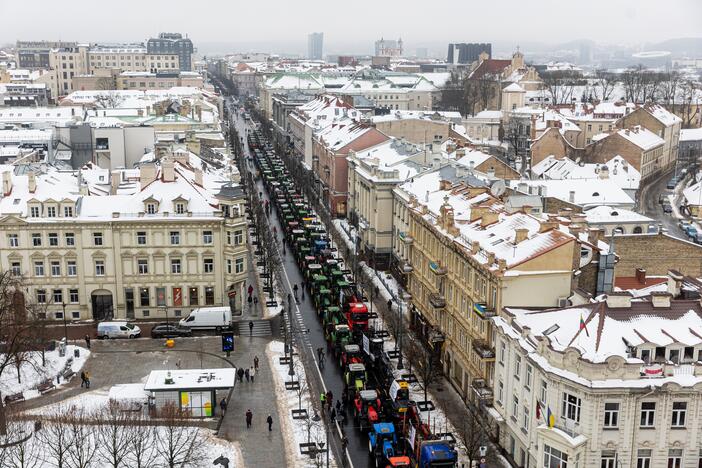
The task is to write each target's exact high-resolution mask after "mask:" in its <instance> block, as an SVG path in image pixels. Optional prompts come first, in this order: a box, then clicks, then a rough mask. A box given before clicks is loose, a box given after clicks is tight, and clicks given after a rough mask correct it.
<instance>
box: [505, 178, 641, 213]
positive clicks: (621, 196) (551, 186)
mask: <svg viewBox="0 0 702 468" xmlns="http://www.w3.org/2000/svg"><path fill="white" fill-rule="evenodd" d="M507 182H508V183H509V185H510V186H511V187H512V188H513V189H517V190H519V191H520V192H526V190H528V187H542V188H544V189H545V193H544V192H542V195H544V196H548V197H554V198H558V199H560V200H563V201H566V202H569V203H574V204H576V205H580V206H584V207H587V206H597V205H612V206H625V207H628V206H632V205H633V204H634V200H632V199H631V197H629V195H627V194H626V192H624V190H623V189H622V188H621V187H620V186H619V185H618V184H617V183H616V182H615V181H613V180H610V179H600V180H597V181H593V180H592V179H565V180H510V181H507ZM571 195H572V196H571Z"/></svg>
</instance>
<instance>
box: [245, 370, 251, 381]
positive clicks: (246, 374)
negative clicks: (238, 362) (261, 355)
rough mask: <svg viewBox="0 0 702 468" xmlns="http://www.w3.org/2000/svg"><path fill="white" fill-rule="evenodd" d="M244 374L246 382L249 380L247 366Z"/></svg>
mask: <svg viewBox="0 0 702 468" xmlns="http://www.w3.org/2000/svg"><path fill="white" fill-rule="evenodd" d="M244 375H245V376H246V381H247V382H248V381H249V377H250V374H249V368H248V367H247V368H246V370H244Z"/></svg>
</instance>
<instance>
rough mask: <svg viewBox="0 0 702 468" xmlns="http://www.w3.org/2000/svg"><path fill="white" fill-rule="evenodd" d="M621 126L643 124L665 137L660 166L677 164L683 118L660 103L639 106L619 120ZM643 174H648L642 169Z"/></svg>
mask: <svg viewBox="0 0 702 468" xmlns="http://www.w3.org/2000/svg"><path fill="white" fill-rule="evenodd" d="M617 126H618V127H619V128H632V127H635V126H641V127H643V128H645V129H647V130H648V131H650V132H653V133H654V134H656V135H658V137H660V138H662V139H663V142H664V143H663V154H662V156H660V157H659V158H658V159H659V160H658V167H659V168H660V169H661V170H663V169H666V168H668V167H671V166H672V165H673V164H675V160H676V159H677V157H678V143H679V141H680V128H681V127H682V119H681V118H680V117H678V116H677V115H675V114H673V113H672V112H669V111H667V110H666V109H665V108H664V107H663V106H660V105H658V104H646V105H644V106H642V107H637V108H636V109H634V110H633V111H631V112H629V113H628V114H626V115H625V116H624V117H622V118H621V119H619V120H618V121H617ZM641 175H642V176H644V177H646V174H644V173H643V171H641Z"/></svg>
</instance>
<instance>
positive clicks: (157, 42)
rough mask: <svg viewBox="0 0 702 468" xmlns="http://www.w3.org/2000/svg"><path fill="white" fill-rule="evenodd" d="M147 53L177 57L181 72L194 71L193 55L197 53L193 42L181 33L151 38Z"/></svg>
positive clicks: (147, 45) (147, 44) (162, 34)
mask: <svg viewBox="0 0 702 468" xmlns="http://www.w3.org/2000/svg"><path fill="white" fill-rule="evenodd" d="M146 51H147V53H148V54H150V55H156V56H159V55H161V56H163V55H168V56H170V55H177V56H178V65H179V67H180V71H192V69H193V63H192V55H193V52H194V51H195V48H194V47H193V41H191V40H190V39H189V38H187V37H183V35H182V34H180V33H160V34H159V35H158V37H157V38H151V39H149V40H148V41H147V43H146Z"/></svg>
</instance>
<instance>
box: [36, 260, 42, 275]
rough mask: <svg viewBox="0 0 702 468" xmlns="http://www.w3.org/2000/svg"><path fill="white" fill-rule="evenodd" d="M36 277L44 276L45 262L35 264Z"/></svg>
mask: <svg viewBox="0 0 702 468" xmlns="http://www.w3.org/2000/svg"><path fill="white" fill-rule="evenodd" d="M34 276H44V262H34Z"/></svg>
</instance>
